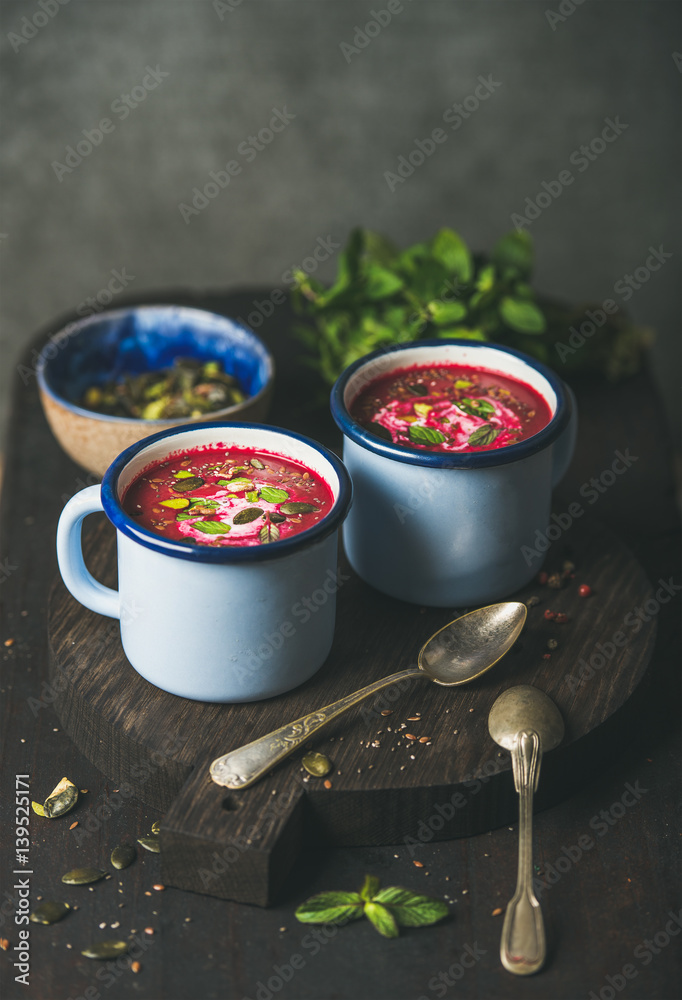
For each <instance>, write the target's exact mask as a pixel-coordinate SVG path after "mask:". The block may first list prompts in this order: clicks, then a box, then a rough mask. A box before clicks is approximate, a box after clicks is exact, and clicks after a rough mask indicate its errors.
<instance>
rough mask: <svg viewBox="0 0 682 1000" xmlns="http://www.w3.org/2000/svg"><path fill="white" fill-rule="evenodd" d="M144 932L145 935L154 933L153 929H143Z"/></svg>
mask: <svg viewBox="0 0 682 1000" xmlns="http://www.w3.org/2000/svg"><path fill="white" fill-rule="evenodd" d="M144 932H145V934H153V933H154V928H153V927H145V929H144Z"/></svg>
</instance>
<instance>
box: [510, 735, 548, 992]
mask: <svg viewBox="0 0 682 1000" xmlns="http://www.w3.org/2000/svg"><path fill="white" fill-rule="evenodd" d="M541 762H542V750H541V747H540V739H539V737H538V734H537V733H535V732H532V731H524V732H521V733H519V735H518V737H517V741H516V745H515V746H514V749H513V750H512V764H513V768H514V783H515V785H516V790H517V791H518V793H519V864H518V875H517V879H516V892H515V893H514V896H513V898H512V900H511V901H510V903H509V904H508V906H507V912H506V913H505V916H504V926H503V928H502V940H501V941H500V959H501V961H502V965H503V966H504V967H505V969H507V971H508V972H513V973H515V975H517V976H530V975H532V973H534V972H537V971H538V969H540V968H541V967H542V965H543V964H544V961H545V955H546V944H545V928H544V924H543V921H542V910H541V909H540V904H539V902H538V900H537V899H536V897H535V894H534V892H533V885H532V872H533V792H534V791H535V789H536V788H537V784H538V778H539V776H540V764H541Z"/></svg>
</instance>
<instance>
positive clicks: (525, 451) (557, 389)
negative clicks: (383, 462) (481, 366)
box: [330, 338, 572, 469]
mask: <svg viewBox="0 0 682 1000" xmlns="http://www.w3.org/2000/svg"><path fill="white" fill-rule="evenodd" d="M448 345H452V346H455V347H466V348H473V349H478V348H487V349H488V350H494V351H497V352H499V353H501V354H510V355H512V356H513V357H515V358H518V359H519V360H520V361H523V362H524V363H525V364H527V365H528V366H529V367H530V368H533V369H534V370H535V371H536V372H538V374H539V375H542V376H543V378H545V379H546V380H547V382H548V383H549V384H550V385H551V387H552V389H553V390H554V393H555V395H556V399H557V405H556V410H555V412H554V415H553V416H552V419H551V420H550V421H549V423H548V424H547V425H546V426H545V427H543V428H542V430H540V431H538V432H537V434H533V436H532V437H529V438H526V439H525V440H524V441H519V442H518V444H510V445H506V446H505V447H504V448H497V449H492V450H491V451H470V452H464V453H462V452H452V451H447V452H443V451H440V452H436V451H418V450H417V449H415V448H409V447H407V446H406V445H396V444H393V443H392V442H390V441H384V440H383V439H382V438H380V437H377V436H376V434H372V433H371V432H370V431H367V430H365V429H364V428H363V427H362V426H361V425H360V424H359V423H358V422H357V421H356V420H354V419H353V417H351V415H350V413H349V412H348V408H347V406H346V404H345V403H344V400H343V397H344V393H345V390H346V386H347V385H348V382H349V381H350V379H351V378H352V377H353V375H355V373H356V372H357V371H359V370H360V369H361V368H363V367H364V366H365V365H367V364H368V363H369V362H371V361H374V359H375V358H380V357H387V356H391V355H394V354H396V355H398V354H400V352H401V351H410V350H411V351H414V350H416V349H422V348H423V349H424V350H425V351H426V352H427V353H428V351H429V350H430V349H431V348H433V347H446V346H448ZM447 363H448V364H450V363H451V362H449V361H448V362H447ZM424 364H425V365H428V364H429V360H428V358H425V360H424ZM434 364H437V362H434ZM500 374H504V372H501V373H500ZM377 377H379V376H377ZM510 377H513V376H510ZM330 408H331V412H332V416H333V418H334V420H335V421H336V424H337V426H338V427H339V428H340V430H341V431H343V433H344V434H345V435H346V437H348V438H350V440H351V441H355V443H356V444H359V445H361V446H362V447H363V448H366V449H367V450H368V451H372V452H374V453H375V454H376V455H381V456H382V457H383V458H390V459H393V460H394V461H398V462H403V463H405V464H407V465H421V466H425V467H430V468H433V469H485V468H490V467H491V466H495V465H507V464H509V463H511V462H518V461H520V460H521V459H524V458H528V457H529V456H530V455H534V454H535V453H536V452H538V451H542V449H543V448H546V447H547V446H548V445H550V444H552V443H553V442H554V441H556V439H557V438H558V437H559V435H560V434H561V433H562V431H564V430H565V428H566V427H567V426H568V423H569V420H570V417H571V411H572V403H571V398H570V396H569V394H568V392H567V391H566V388H565V386H564V384H563V382H562V380H561V379H560V378H559V376H558V375H557V374H556V373H555V372H553V371H552V369H551V368H548V367H547V366H546V365H543V364H542V362H540V361H536V360H535V359H534V358H531V357H530V356H529V355H528V354H524V353H523V352H522V351H517V350H515V349H514V348H512V347H502V345H500V344H494V343H488V342H485V341H472V340H463V339H455V338H452V339H445V338H443V339H442V340H440V339H439V340H417V341H411V342H409V343H406V344H396V345H395V346H392V347H390V348H388V349H381V348H380V349H379V350H378V351H373V352H372V353H371V354H366V355H365V356H364V357H362V358H358V360H357V361H354V362H353V364H352V365H349V367H348V368H346V370H345V371H344V372H342V374H341V375H340V376H339V377H338V379H337V380H336V382H335V383H334V386H333V388H332V391H331V396H330Z"/></svg>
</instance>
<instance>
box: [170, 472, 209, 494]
mask: <svg viewBox="0 0 682 1000" xmlns="http://www.w3.org/2000/svg"><path fill="white" fill-rule="evenodd" d="M203 485H204V481H203V479H202V478H201V476H190V477H189V478H188V479H178V481H177V482H176V483H173V485H172V486H171V489H172V490H175V492H176V493H189V492H190V490H198V489H199V487H200V486H203Z"/></svg>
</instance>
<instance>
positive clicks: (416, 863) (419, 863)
mask: <svg viewBox="0 0 682 1000" xmlns="http://www.w3.org/2000/svg"><path fill="white" fill-rule="evenodd" d="M412 864H413V865H414V867H415V868H423V867H424V862H423V861H413V862H412Z"/></svg>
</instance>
